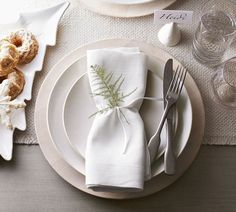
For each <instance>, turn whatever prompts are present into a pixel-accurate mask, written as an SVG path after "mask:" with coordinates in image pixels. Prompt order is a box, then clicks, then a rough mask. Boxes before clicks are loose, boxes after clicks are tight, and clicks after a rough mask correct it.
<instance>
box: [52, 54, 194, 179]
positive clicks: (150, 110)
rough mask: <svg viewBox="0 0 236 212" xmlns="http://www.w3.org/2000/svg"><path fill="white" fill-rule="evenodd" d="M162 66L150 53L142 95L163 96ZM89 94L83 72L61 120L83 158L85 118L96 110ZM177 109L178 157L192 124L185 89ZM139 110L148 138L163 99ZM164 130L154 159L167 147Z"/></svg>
mask: <svg viewBox="0 0 236 212" xmlns="http://www.w3.org/2000/svg"><path fill="white" fill-rule="evenodd" d="M77 63H81V64H85V65H86V58H81V59H79V60H78V61H77ZM162 66H163V64H162V62H161V61H159V60H158V59H155V58H154V57H152V56H149V58H148V68H149V69H150V70H155V71H149V73H148V79H147V89H146V94H145V96H148V97H156V98H162V84H163V82H162V79H161V77H162V71H163V70H162ZM80 67H81V66H80ZM82 70H86V66H85V67H83V69H82ZM62 77H63V76H62ZM68 83H70V82H68ZM58 86H59V85H58ZM90 93H91V91H90V87H89V82H88V78H87V74H86V75H83V76H82V77H80V78H79V79H78V81H77V82H76V83H75V84H74V85H73V86H72V88H71V89H70V91H69V94H68V96H67V98H66V100H65V103H64V105H65V106H64V112H63V114H64V116H63V119H64V120H63V123H64V127H65V132H66V134H67V137H68V139H67V140H68V141H69V142H70V143H71V145H72V147H73V148H74V149H75V150H76V151H77V152H79V154H80V155H81V156H82V157H83V158H84V156H85V149H86V140H87V136H88V133H89V130H90V128H91V125H92V122H93V120H92V119H89V118H88V117H89V116H90V115H91V114H93V113H94V112H96V107H95V104H94V102H93V100H92V99H91V96H90ZM52 95H53V96H55V89H54V92H52ZM49 105H50V103H49ZM54 105H61V103H60V102H57V103H56V104H54ZM49 107H50V106H49ZM54 109H55V107H54V108H53V110H54ZM177 109H178V110H179V111H180V113H179V116H180V117H179V119H178V120H179V124H178V125H179V126H178V128H177V134H176V136H175V142H174V145H175V146H174V149H175V153H176V155H177V156H179V155H180V154H181V152H182V151H183V149H184V147H185V146H186V144H187V141H188V137H189V135H190V132H191V126H192V107H191V103H190V100H189V97H188V94H187V92H186V90H183V93H182V95H181V99H180V101H179V103H178V108H177ZM53 110H51V112H52V113H54V112H53ZM140 112H141V116H142V118H143V120H144V124H145V131H146V135H147V138H148V140H149V139H150V138H151V136H152V135H153V134H154V133H155V131H156V128H157V126H158V123H159V121H160V119H161V115H162V113H163V102H162V101H161V102H160V101H159V102H154V101H147V100H144V102H143V105H142V107H141V110H140ZM48 115H49V117H48V119H50V113H48ZM51 119H52V118H51ZM49 122H50V121H49ZM57 123H58V121H57V122H54V123H53V121H52V122H51V124H54V128H55V129H57ZM52 128H53V126H51V129H52ZM165 129H166V128H163V132H162V135H161V143H160V148H159V150H158V155H157V158H159V157H160V156H161V155H162V154H163V152H164V149H165V146H166V131H165ZM50 131H51V130H50ZM56 138H57V139H56ZM56 138H55V139H54V143H55V145H56V146H57V143H58V142H63V141H59V140H60V138H59V137H56ZM61 151H64V149H61ZM66 157H67V158H68V157H70V156H69V155H68V156H66ZM65 159H66V158H65ZM66 161H68V159H66ZM81 171H82V170H81V169H80V172H81ZM153 174H154V173H153ZM155 174H157V173H155Z"/></svg>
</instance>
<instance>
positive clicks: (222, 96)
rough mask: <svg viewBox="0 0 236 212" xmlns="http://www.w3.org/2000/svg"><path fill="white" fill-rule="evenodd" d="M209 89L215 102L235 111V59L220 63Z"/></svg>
mask: <svg viewBox="0 0 236 212" xmlns="http://www.w3.org/2000/svg"><path fill="white" fill-rule="evenodd" d="M211 87H212V94H213V98H214V100H215V101H216V102H218V103H220V104H222V105H224V106H226V107H227V108H231V109H236V57H233V58H231V59H229V60H227V61H226V62H224V63H222V64H221V65H219V66H218V67H217V68H216V72H215V73H214V74H213V75H212V79H211Z"/></svg>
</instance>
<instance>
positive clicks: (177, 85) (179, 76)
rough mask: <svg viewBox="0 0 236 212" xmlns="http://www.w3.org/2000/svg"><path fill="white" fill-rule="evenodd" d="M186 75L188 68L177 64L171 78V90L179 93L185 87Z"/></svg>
mask: <svg viewBox="0 0 236 212" xmlns="http://www.w3.org/2000/svg"><path fill="white" fill-rule="evenodd" d="M186 75H187V69H186V68H183V67H179V66H177V69H176V71H175V73H174V76H173V78H172V80H171V84H170V87H169V90H170V91H172V92H174V93H176V94H178V95H179V94H180V93H181V90H182V88H183V85H184V80H185V78H186Z"/></svg>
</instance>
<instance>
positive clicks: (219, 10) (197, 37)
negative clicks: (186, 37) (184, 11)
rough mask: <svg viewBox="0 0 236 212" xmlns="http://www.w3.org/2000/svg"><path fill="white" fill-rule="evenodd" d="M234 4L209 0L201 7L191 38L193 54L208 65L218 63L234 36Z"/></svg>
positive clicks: (235, 30)
mask: <svg viewBox="0 0 236 212" xmlns="http://www.w3.org/2000/svg"><path fill="white" fill-rule="evenodd" d="M235 14H236V5H235V4H233V3H231V2H229V1H222V0H218V1H217V0H214V1H209V2H208V3H207V4H206V5H205V6H204V8H203V12H202V15H201V19H200V22H199V25H198V27H197V29H196V32H195V34H194V39H193V49H192V51H193V56H194V57H195V59H196V60H197V61H199V62H200V63H203V64H205V65H208V66H215V65H217V64H219V63H220V62H221V60H222V58H223V56H224V53H225V51H226V49H227V48H228V47H229V46H230V44H231V42H232V41H233V39H234V37H235V34H236V33H235V32H236V27H235V20H236V19H235Z"/></svg>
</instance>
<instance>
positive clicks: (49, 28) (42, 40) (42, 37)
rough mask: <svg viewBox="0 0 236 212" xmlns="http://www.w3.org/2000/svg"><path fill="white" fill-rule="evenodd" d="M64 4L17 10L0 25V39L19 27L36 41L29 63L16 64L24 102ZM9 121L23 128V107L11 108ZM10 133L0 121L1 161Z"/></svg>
mask: <svg viewBox="0 0 236 212" xmlns="http://www.w3.org/2000/svg"><path fill="white" fill-rule="evenodd" d="M68 6H69V3H68V2H63V3H60V4H57V5H55V6H53V7H50V8H46V9H44V10H39V11H35V12H30V13H19V15H18V19H17V21H16V22H14V23H8V24H1V25H0V38H2V37H4V36H5V35H7V34H8V33H10V32H12V31H15V30H18V29H22V28H23V29H27V30H29V31H30V32H32V33H33V34H34V35H35V36H36V38H37V40H38V43H39V52H38V54H37V56H36V57H35V58H34V60H33V61H32V62H31V63H29V64H26V65H21V66H19V67H18V68H19V69H20V70H22V71H23V73H24V76H25V87H24V90H23V91H22V93H21V94H20V95H19V96H18V97H17V99H18V100H21V101H24V100H30V99H31V91H32V86H33V80H34V76H35V73H36V72H37V71H40V70H42V66H43V60H44V56H45V53H46V47H47V46H54V45H55V44H56V34H57V26H58V23H59V20H60V18H61V16H62V15H63V13H64V12H65V10H66V9H67V7H68ZM11 120H12V124H13V127H14V129H15V128H17V129H19V130H25V129H26V119H25V110H24V109H19V110H16V111H14V113H13V114H12V117H11ZM13 133H14V130H10V129H6V127H5V126H3V125H2V124H0V141H1V142H0V155H2V157H3V158H4V159H5V160H11V158H12V148H13Z"/></svg>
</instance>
